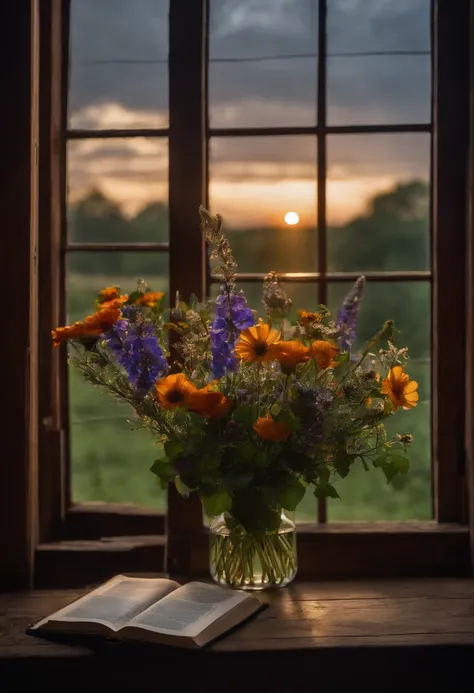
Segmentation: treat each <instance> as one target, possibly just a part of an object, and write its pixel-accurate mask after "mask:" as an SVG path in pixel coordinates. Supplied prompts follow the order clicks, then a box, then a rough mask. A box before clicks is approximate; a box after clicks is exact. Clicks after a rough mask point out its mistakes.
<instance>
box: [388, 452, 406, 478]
mask: <svg viewBox="0 0 474 693" xmlns="http://www.w3.org/2000/svg"><path fill="white" fill-rule="evenodd" d="M389 460H390V464H391V465H392V466H393V467H394V468H395V469H396V471H397V472H400V474H407V473H408V470H409V469H410V460H409V459H408V457H402V456H401V455H397V456H393V457H392V456H390V457H389Z"/></svg>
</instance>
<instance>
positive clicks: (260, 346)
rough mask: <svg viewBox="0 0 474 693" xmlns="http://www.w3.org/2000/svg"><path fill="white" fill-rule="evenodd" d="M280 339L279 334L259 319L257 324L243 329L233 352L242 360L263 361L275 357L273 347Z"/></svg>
mask: <svg viewBox="0 0 474 693" xmlns="http://www.w3.org/2000/svg"><path fill="white" fill-rule="evenodd" d="M279 341H280V335H279V333H278V332H277V331H276V330H272V329H271V327H270V325H266V324H264V323H263V321H262V320H261V319H260V322H259V324H258V325H254V326H253V327H249V328H248V329H246V330H243V331H242V332H241V334H240V339H239V341H238V342H237V345H236V347H235V353H236V354H237V356H238V358H239V359H241V360H242V361H255V362H257V363H265V362H266V361H272V360H274V358H275V355H274V350H273V347H274V346H275V345H276V344H278V343H279Z"/></svg>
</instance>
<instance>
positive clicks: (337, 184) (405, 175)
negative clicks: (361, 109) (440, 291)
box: [327, 133, 431, 272]
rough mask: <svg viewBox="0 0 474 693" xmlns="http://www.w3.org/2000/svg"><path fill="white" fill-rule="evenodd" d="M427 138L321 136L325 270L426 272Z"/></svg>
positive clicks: (409, 135)
mask: <svg viewBox="0 0 474 693" xmlns="http://www.w3.org/2000/svg"><path fill="white" fill-rule="evenodd" d="M429 180H430V136H429V135H424V134H411V133H410V134H381V135H378V134H377V135H335V136H330V137H328V181H327V200H328V202H327V210H328V267H329V270H330V271H332V272H337V271H347V272H350V271H355V272H359V271H369V270H374V271H375V270H400V271H402V270H426V269H429V267H430V264H431V260H430V231H429V199H430V194H429Z"/></svg>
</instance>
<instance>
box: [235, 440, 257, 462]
mask: <svg viewBox="0 0 474 693" xmlns="http://www.w3.org/2000/svg"><path fill="white" fill-rule="evenodd" d="M255 452H256V449H255V446H254V445H252V444H251V443H245V442H243V441H242V442H240V443H237V445H236V446H235V448H234V453H233V455H232V457H233V459H234V462H236V463H237V464H244V465H245V464H246V463H248V462H250V461H251V460H252V459H253V457H254V455H255Z"/></svg>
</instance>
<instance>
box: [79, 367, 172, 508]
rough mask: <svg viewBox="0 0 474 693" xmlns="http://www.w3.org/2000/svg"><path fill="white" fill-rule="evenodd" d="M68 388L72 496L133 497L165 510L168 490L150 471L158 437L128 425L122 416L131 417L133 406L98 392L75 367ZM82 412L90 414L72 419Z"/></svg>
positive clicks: (117, 499)
mask: <svg viewBox="0 0 474 693" xmlns="http://www.w3.org/2000/svg"><path fill="white" fill-rule="evenodd" d="M70 388H71V409H70V415H71V426H70V434H71V453H70V454H71V484H72V494H71V495H72V500H73V502H76V503H78V502H82V503H84V502H96V501H101V502H105V503H134V504H136V505H139V506H142V507H149V508H156V509H158V510H163V511H164V510H165V509H166V493H165V492H164V491H163V490H162V489H161V488H160V487H159V486H158V485H157V483H156V479H155V478H154V477H153V475H152V473H151V472H150V467H151V465H152V464H153V462H154V460H155V459H156V456H157V455H156V439H154V438H153V437H152V436H151V434H149V433H147V432H146V431H144V430H130V428H131V426H130V423H129V422H128V421H127V419H126V418H125V416H126V415H127V413H128V414H129V416H130V417H131V411H130V412H127V413H126V412H123V411H122V410H121V409H120V408H119V406H118V405H117V404H116V403H115V402H114V400H113V399H112V398H109V397H107V399H106V396H104V397H100V396H99V395H98V393H97V391H96V390H94V389H93V388H92V386H91V385H88V384H87V383H82V382H81V381H80V379H79V376H78V375H77V373H74V374H72V375H71V378H70ZM90 390H93V392H92V394H93V395H94V398H93V399H92V398H91V396H90ZM83 412H87V414H88V417H89V418H88V419H86V420H84V421H81V420H75V419H74V417H75V416H76V415H77V413H80V414H82V413H83ZM124 414H125V416H124ZM119 417H123V418H119Z"/></svg>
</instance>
